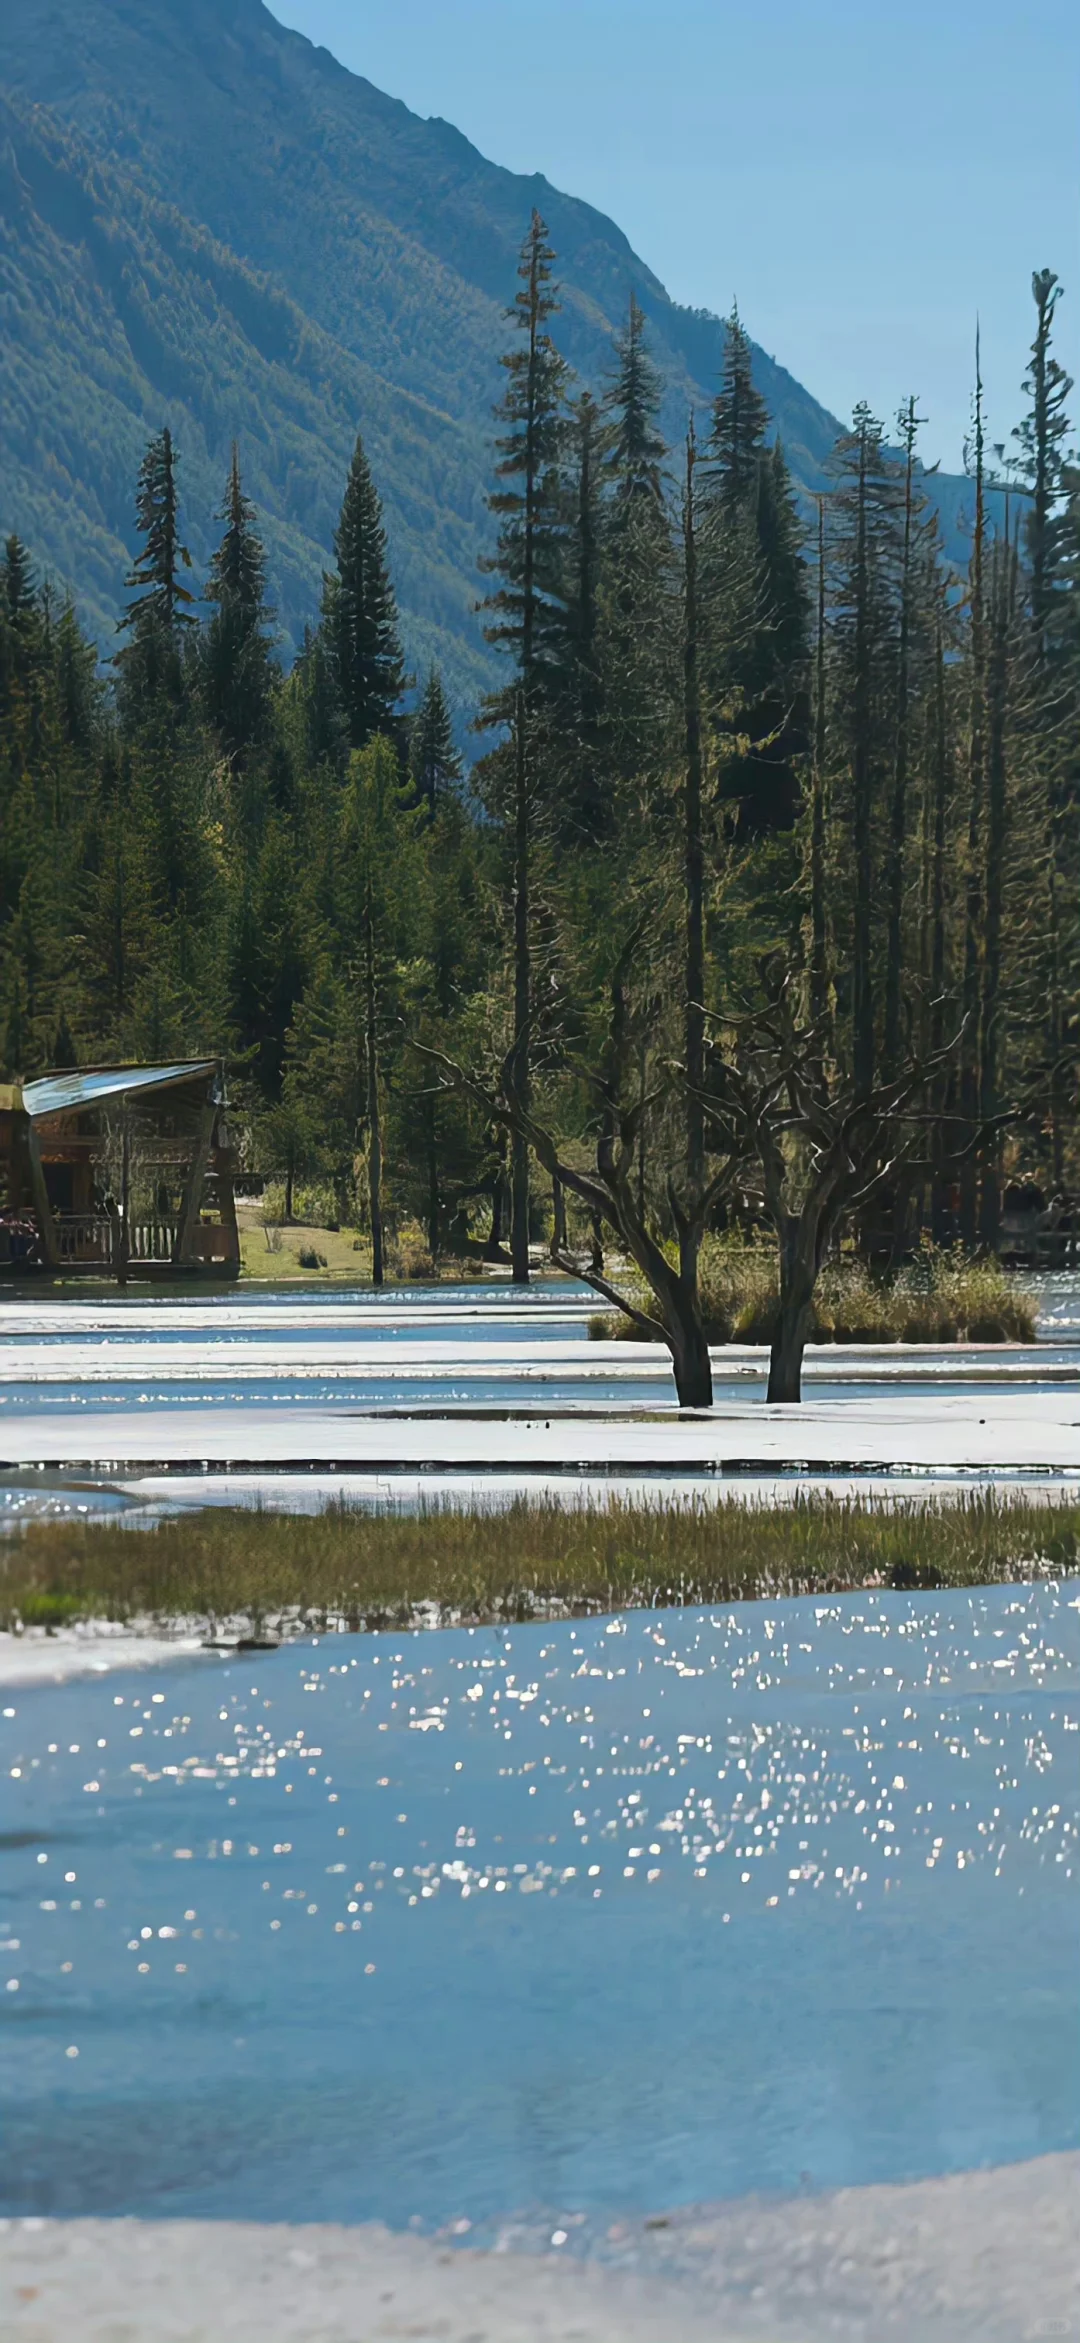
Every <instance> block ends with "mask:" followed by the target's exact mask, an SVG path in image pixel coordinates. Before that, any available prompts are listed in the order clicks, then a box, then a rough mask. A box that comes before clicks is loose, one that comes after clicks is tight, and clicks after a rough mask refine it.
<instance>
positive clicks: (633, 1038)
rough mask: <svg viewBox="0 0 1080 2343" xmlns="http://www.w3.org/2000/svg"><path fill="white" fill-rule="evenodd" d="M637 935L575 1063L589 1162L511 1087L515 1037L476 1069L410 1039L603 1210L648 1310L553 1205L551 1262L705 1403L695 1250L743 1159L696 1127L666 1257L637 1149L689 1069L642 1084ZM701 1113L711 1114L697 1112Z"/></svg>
mask: <svg viewBox="0 0 1080 2343" xmlns="http://www.w3.org/2000/svg"><path fill="white" fill-rule="evenodd" d="M643 941H644V931H643V926H638V927H637V928H635V930H634V932H633V934H632V935H631V936H630V938H629V939H628V941H627V943H626V945H625V947H624V949H623V952H622V954H621V955H620V958H619V961H618V964H617V966H616V969H615V972H614V975H613V978H612V983H611V1014H610V1021H609V1025H608V1031H607V1037H606V1042H605V1047H604V1051H603V1056H602V1062H601V1064H600V1066H599V1068H593V1069H589V1068H580V1069H578V1070H579V1071H580V1072H581V1073H582V1074H583V1075H584V1077H585V1080H586V1082H587V1084H588V1087H589V1089H590V1090H591V1091H592V1093H593V1096H594V1099H595V1102H596V1107H597V1109H598V1110H599V1111H598V1113H597V1115H596V1122H597V1124H598V1128H597V1132H596V1137H595V1161H594V1164H593V1165H592V1166H591V1167H590V1168H589V1169H588V1170H584V1171H583V1170H582V1169H581V1168H580V1167H579V1166H578V1165H576V1164H572V1163H569V1162H568V1161H567V1160H566V1151H565V1143H561V1142H560V1141H559V1139H557V1138H556V1136H555V1134H554V1133H553V1132H552V1131H550V1130H549V1129H548V1128H547V1126H546V1125H545V1124H544V1123H542V1122H541V1121H540V1120H539V1117H538V1115H537V1114H536V1112H535V1110H534V1107H533V1105H532V1103H531V1101H526V1100H524V1099H523V1098H522V1096H521V1093H520V1091H519V1090H518V1088H517V1084H516V1078H515V1069H516V1066H517V1064H518V1062H519V1053H518V1051H517V1048H516V1044H515V1043H513V1042H512V1043H511V1046H510V1048H509V1050H508V1051H507V1053H506V1055H505V1057H504V1058H503V1060H502V1063H501V1065H500V1066H499V1067H498V1068H496V1069H495V1070H494V1072H493V1073H492V1075H491V1076H489V1077H484V1076H482V1075H479V1074H477V1073H476V1072H475V1071H472V1070H468V1069H466V1068H464V1067H462V1066H460V1065H459V1064H458V1063H457V1062H456V1061H455V1060H454V1059H452V1058H450V1057H447V1056H446V1055H445V1054H444V1053H443V1052H442V1051H439V1050H435V1049H431V1048H429V1047H428V1046H427V1045H426V1044H423V1043H420V1042H414V1044H413V1046H414V1048H415V1049H416V1050H417V1051H418V1052H419V1054H420V1055H421V1056H422V1057H423V1058H424V1059H425V1060H426V1061H427V1063H428V1065H429V1066H430V1067H431V1068H432V1069H433V1071H434V1072H435V1074H436V1075H437V1077H438V1083H439V1086H440V1087H441V1088H444V1089H453V1090H459V1091H463V1092H464V1093H465V1094H466V1095H467V1096H469V1097H471V1098H472V1099H474V1100H475V1101H476V1103H477V1104H478V1105H479V1106H480V1107H482V1109H483V1111H484V1113H485V1114H487V1115H489V1116H490V1117H491V1119H492V1121H493V1122H496V1123H499V1124H501V1125H502V1127H503V1128H504V1129H505V1130H507V1131H509V1132H510V1133H511V1134H512V1135H514V1136H516V1137H518V1138H523V1139H524V1140H525V1141H526V1142H527V1144H528V1145H529V1147H531V1149H532V1151H533V1153H534V1154H535V1156H536V1159H537V1161H538V1163H540V1165H541V1166H542V1168H543V1169H544V1171H546V1172H547V1174H548V1176H549V1178H550V1180H551V1182H552V1186H553V1189H554V1190H555V1192H556V1195H557V1196H559V1197H560V1199H561V1198H562V1197H565V1196H566V1195H572V1196H576V1197H577V1198H578V1200H579V1202H580V1203H582V1204H583V1205H584V1206H585V1209H586V1211H587V1212H588V1214H589V1216H590V1218H591V1219H592V1220H593V1221H594V1222H597V1221H606V1222H607V1224H608V1227H609V1228H611V1229H612V1230H613V1231H614V1233H615V1236H616V1238H617V1239H618V1240H619V1243H620V1244H621V1245H622V1246H623V1247H624V1248H625V1250H626V1252H627V1253H628V1254H629V1256H630V1259H631V1260H632V1261H633V1263H634V1266H635V1268H636V1269H637V1271H638V1273H639V1275H640V1277H641V1280H642V1282H643V1284H644V1285H645V1286H646V1288H647V1290H648V1292H649V1293H650V1294H651V1296H652V1300H653V1305H654V1306H653V1308H652V1310H649V1309H643V1308H642V1307H641V1304H640V1301H639V1299H638V1298H637V1297H636V1296H635V1295H630V1294H626V1293H623V1292H620V1290H619V1288H618V1287H617V1286H616V1285H615V1284H614V1283H613V1281H612V1279H611V1278H610V1277H608V1276H607V1274H606V1273H605V1271H604V1270H603V1269H602V1268H600V1267H598V1266H597V1264H596V1260H595V1255H594V1259H593V1261H592V1262H590V1263H589V1264H588V1265H583V1264H582V1263H580V1262H578V1261H576V1260H574V1259H572V1258H571V1257H570V1254H569V1252H568V1251H567V1249H566V1242H565V1235H564V1234H563V1226H564V1223H563V1214H562V1212H561V1210H560V1212H558V1213H557V1215H556V1232H555V1237H554V1239H553V1243H552V1254H551V1257H552V1260H553V1261H554V1263H555V1266H556V1268H559V1269H563V1270H565V1271H566V1272H567V1274H568V1275H570V1276H574V1277H580V1278H582V1279H583V1280H584V1282H585V1283H586V1284H587V1285H590V1286H591V1287H592V1288H593V1291H594V1292H595V1293H597V1294H599V1295H600V1296H601V1298H602V1299H603V1300H604V1301H606V1302H610V1303H611V1304H612V1306H613V1307H614V1308H615V1309H617V1310H620V1311H622V1312H623V1313H624V1314H625V1316H626V1317H627V1318H629V1319H630V1320H631V1322H632V1323H633V1324H634V1325H635V1326H637V1327H638V1328H640V1330H641V1332H642V1334H643V1335H645V1336H646V1338H647V1339H648V1340H649V1341H657V1340H659V1341H661V1342H664V1343H666V1345H667V1348H668V1350H669V1351H670V1353H671V1362H672V1367H673V1370H674V1374H675V1388H676V1391H677V1392H678V1396H679V1404H680V1406H682V1407H693V1408H707V1407H711V1406H712V1362H711V1360H710V1357H709V1345H708V1339H707V1337H706V1333H705V1326H704V1321H703V1317H702V1310H701V1296H700V1290H699V1280H698V1256H699V1253H700V1249H701V1240H702V1237H703V1235H704V1233H705V1230H706V1229H707V1228H708V1226H709V1223H710V1221H711V1219H712V1216H713V1214H714V1212H715V1211H716V1207H717V1205H718V1204H719V1203H720V1201H721V1199H722V1197H724V1196H726V1195H729V1194H732V1193H733V1192H734V1191H735V1190H736V1189H737V1187H738V1185H739V1174H740V1171H741V1169H742V1166H741V1163H740V1162H739V1161H735V1160H733V1159H732V1158H730V1157H729V1156H728V1155H727V1154H726V1153H723V1152H721V1153H720V1155H719V1157H718V1156H717V1153H716V1149H715V1147H713V1146H710V1142H709V1139H708V1136H707V1134H706V1136H705V1137H704V1138H703V1141H702V1147H701V1155H700V1162H699V1161H698V1160H697V1159H696V1158H695V1162H694V1166H693V1170H692V1173H691V1174H690V1176H688V1177H687V1178H686V1179H685V1181H684V1183H683V1185H682V1187H681V1188H680V1186H679V1184H678V1183H677V1182H676V1179H675V1176H674V1174H672V1175H670V1176H669V1178H668V1183H667V1203H668V1210H669V1212H670V1216H671V1220H672V1223H673V1225H674V1229H675V1233H676V1240H677V1247H678V1259H677V1261H672V1259H671V1258H670V1255H669V1253H668V1252H667V1251H665V1249H664V1246H663V1244H662V1242H661V1241H660V1238H659V1237H658V1236H657V1235H656V1234H655V1232H654V1230H653V1229H652V1228H651V1227H650V1225H649V1222H648V1219H647V1217H646V1207H645V1198H644V1193H643V1189H642V1186H641V1183H640V1181H639V1179H638V1176H637V1172H638V1153H639V1148H640V1144H641V1134H642V1129H643V1126H644V1123H645V1119H646V1117H647V1116H648V1114H649V1113H650V1111H651V1109H652V1108H654V1107H655V1106H656V1105H657V1104H658V1103H659V1102H660V1101H661V1100H662V1099H663V1098H664V1097H665V1096H667V1095H669V1094H670V1092H671V1091H672V1090H673V1089H674V1088H676V1087H678V1088H679V1089H680V1090H681V1091H682V1092H683V1093H684V1094H685V1088H686V1085H685V1081H684V1078H683V1076H682V1074H681V1072H679V1071H678V1070H676V1069H675V1068H670V1069H665V1071H664V1073H663V1075H662V1077H661V1078H660V1079H659V1080H658V1081H657V1082H656V1083H655V1084H654V1085H653V1087H652V1088H651V1089H650V1088H647V1087H646V1086H645V1085H644V1084H643V1082H642V1079H641V1048H640V1018H635V1017H634V1015H633V1013H632V1011H631V1007H630V1002H629V997H628V989H627V988H628V979H629V972H630V969H631V966H632V964H633V962H634V960H635V957H636V956H637V954H638V953H639V951H640V950H641V948H642V945H643ZM702 1120H703V1122H704V1123H705V1124H706V1125H707V1120H708V1118H707V1117H705V1116H703V1117H702Z"/></svg>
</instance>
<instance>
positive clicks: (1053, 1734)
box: [0, 1585, 1080, 2242]
mask: <svg viewBox="0 0 1080 2343" xmlns="http://www.w3.org/2000/svg"><path fill="white" fill-rule="evenodd" d="M0 1705H2V1708H3V1714H2V1716H0V1769H2V1770H0V1780H2V1781H3V1783H4V1788H5V1796H4V1800H3V1805H2V1810H0V1948H2V1949H0V2020H2V2021H3V2026H4V2039H3V2057H2V2061H0V2106H2V2118H0V2143H2V2144H0V2208H2V2209H3V2210H4V2211H5V2212H8V2213H12V2212H20V2213H65V2214H74V2213H109V2214H117V2213H140V2214H162V2213H175V2214H183V2215H190V2216H196V2215H203V2216H207V2215H211V2216H213V2215H216V2216H221V2217H234V2218H241V2217H243V2218H259V2219H270V2218H274V2219H293V2220H346V2221H352V2220H358V2219H363V2218H368V2217H372V2216H378V2217H381V2218H383V2219H385V2220H387V2221H389V2222H390V2223H392V2224H394V2225H396V2226H403V2225H405V2224H407V2223H408V2222H409V2221H410V2220H414V2221H419V2222H420V2223H422V2224H423V2225H425V2226H429V2225H430V2226H433V2227H438V2226H441V2225H445V2224H451V2223H453V2222H455V2221H457V2222H459V2223H462V2222H466V2223H472V2224H473V2225H474V2227H473V2230H472V2232H471V2234H474V2235H475V2234H479V2235H481V2236H482V2237H489V2238H491V2239H493V2240H494V2239H496V2238H497V2236H498V2235H499V2234H500V2229H499V2225H500V2223H504V2222H506V2221H508V2220H509V2219H510V2217H511V2216H512V2215H513V2214H514V2213H515V2212H516V2211H519V2210H520V2209H522V2208H524V2209H526V2211H528V2209H530V2208H532V2209H533V2210H534V2211H536V2210H537V2209H541V2210H542V2211H543V2213H544V2218H545V2219H546V2218H547V2214H548V2213H549V2212H550V2213H563V2214H565V2216H566V2218H567V2221H568V2222H571V2221H573V2220H580V2221H581V2223H582V2226H581V2228H580V2230H578V2229H569V2228H568V2231H567V2234H568V2236H569V2237H570V2239H571V2242H573V2239H574V2238H575V2237H577V2236H579V2235H587V2234H592V2233H593V2232H594V2231H595V2232H596V2233H597V2234H601V2235H602V2234H603V2224H604V2223H605V2222H606V2221H608V2220H609V2219H617V2218H618V2217H619V2215H620V2214H622V2213H624V2212H627V2211H629V2212H633V2211H635V2210H637V2211H640V2210H642V2209H644V2208H650V2207H657V2206H663V2205H668V2204H672V2205H673V2204H679V2203H687V2202H689V2201H692V2200H699V2199H702V2198H709V2197H720V2196H725V2195H734V2194H742V2193H743V2192H745V2191H748V2190H757V2189H790V2188H795V2187H797V2186H799V2185H800V2184H803V2185H805V2184H806V2183H807V2182H809V2183H810V2184H812V2185H816V2186H830V2185H838V2184H844V2183H849V2182H857V2181H868V2180H876V2179H880V2180H887V2179H896V2178H901V2177H903V2176H906V2175H917V2174H926V2173H935V2172H942V2171H947V2170H951V2169H958V2168H963V2167H968V2166H972V2165H977V2164H980V2163H997V2162H1000V2161H1008V2160H1011V2159H1014V2158H1020V2157H1026V2156H1033V2155H1036V2154H1040V2153H1043V2152H1044V2151H1047V2150H1051V2149H1057V2148H1063V2147H1066V2146H1071V2145H1075V2144H1076V2143H1077V2141H1078V2139H1080V2038H1078V2030H1077V2026H1076V1978H1077V1975H1078V1973H1080V1962H1078V1955H1080V1912H1078V1907H1077V1882H1076V1833H1077V1825H1078V1811H1077V1809H1078V1777H1077V1755H1078V1750H1080V1740H1078V1738H1077V1735H1078V1731H1080V1590H1078V1588H1077V1586H1076V1585H1066V1586H1057V1587H1054V1586H1047V1585H1034V1586H1031V1587H1023V1588H1021V1587H1014V1588H998V1589H991V1590H986V1589H979V1590H975V1591H971V1592H964V1593H958V1592H955V1591H950V1592H939V1593H932V1594H929V1593H922V1594H920V1593H910V1594H908V1593H903V1594H900V1593H875V1592H867V1593H864V1594H861V1595H854V1596H837V1597H828V1598H817V1599H812V1598H806V1599H802V1600H798V1601H786V1602H782V1603H779V1604H757V1605H736V1606H733V1607H731V1608H730V1609H715V1610H704V1611H701V1610H699V1611H692V1612H671V1611H667V1612H661V1613H654V1612H633V1613H627V1614H625V1615H622V1616H619V1617H616V1618H613V1619H606V1620H592V1621H581V1622H576V1623H560V1624H558V1625H554V1626H549V1627H544V1626H541V1625H530V1626H528V1627H519V1628H513V1629H510V1630H507V1631H505V1632H502V1633H500V1632H497V1631H494V1630H479V1629H478V1630H476V1631H473V1632H469V1631H466V1630H460V1631H452V1632H440V1633H437V1634H423V1633H417V1634H402V1635H397V1636H394V1635H383V1636H379V1637H366V1638H365V1637H344V1636H343V1637H329V1638H324V1639H322V1640H319V1641H311V1640H305V1641H303V1642H301V1643H296V1644H292V1645H289V1646H287V1647H284V1648H282V1649H281V1650H280V1651H277V1652H272V1653H267V1652H264V1653H250V1654H246V1655H232V1656H226V1657H214V1656H210V1655H207V1656H205V1657H199V1658H197V1659H194V1660H191V1661H187V1662H185V1663H183V1664H178V1665H176V1666H173V1667H170V1668H167V1669H164V1670H161V1671H154V1672H151V1673H145V1674H140V1675H138V1676H135V1675H134V1674H128V1675H110V1676H107V1677H103V1678H99V1679H96V1680H92V1681H89V1682H86V1681H77V1682H71V1683H68V1684H67V1685H65V1686H58V1687H51V1688H45V1687H38V1688H35V1689H33V1690H30V1691H27V1690H14V1689H12V1690H10V1691H8V1692H7V1693H6V1694H2V1693H0ZM537 2217H538V2218H539V2213H538V2216H537Z"/></svg>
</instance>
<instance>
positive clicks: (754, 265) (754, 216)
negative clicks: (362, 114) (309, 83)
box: [273, 0, 1080, 469]
mask: <svg viewBox="0 0 1080 2343" xmlns="http://www.w3.org/2000/svg"><path fill="white" fill-rule="evenodd" d="M273 5H274V12H275V14H276V15H278V16H279V17H280V18H281V20H282V21H283V22H284V23H287V24H291V25H294V26H295V27H296V28H297V29H298V30H299V31H301V32H304V33H306V34H307V35H308V36H309V38H310V39H312V40H314V41H318V42H322V43H323V44H324V45H325V46H326V47H327V48H328V49H331V50H332V51H333V53H334V55H335V56H337V57H339V58H340V59H341V61H342V63H343V64H345V65H348V66H350V67H351V68H352V70H353V71H355V72H357V73H363V74H366V75H367V77H368V79H369V80H370V81H373V82H375V83H376V84H377V85H378V86H379V88H381V89H385V90H388V91H389V92H390V93H391V94H392V95H393V96H395V97H400V98H403V99H404V100H405V102H406V104H407V105H409V106H411V107H413V108H414V110H415V111H416V112H417V113H419V114H441V115H443V116H445V117H446V119H447V120H449V121H451V122H454V123H456V124H457V126H458V128H459V129H460V130H463V131H464V132H465V134H466V136H467V137H469V138H471V139H472V140H473V141H474V143H475V144H476V145H477V146H478V147H479V148H480V149H481V150H482V152H483V153H484V154H486V155H489V156H490V157H491V158H492V160H493V161H495V162H499V163H504V164H506V165H508V166H509V167H510V168H511V169H514V170H518V171H534V170H539V171H543V172H545V173H546V175H547V177H548V178H549V179H552V180H554V182H555V183H556V185H557V186H560V187H563V188H565V189H566V190H567V191H568V192H570V193H572V194H575V195H580V196H584V197H586V198H587V199H588V200H589V201H590V202H592V203H594V204H597V205H598V206H599V207H600V208H601V209H602V210H603V211H606V212H608V213H609V214H610V215H611V216H612V217H613V218H614V219H615V220H617V221H618V223H619V225H620V226H621V227H622V228H624V229H625V231H626V233H627V235H628V236H629V237H630V240H631V242H632V243H633V245H634V246H635V248H636V249H637V251H638V252H639V253H640V254H641V256H642V258H643V259H644V260H646V261H648V262H649V264H650V266H651V267H652V268H654V269H655V270H656V272H657V274H658V275H659V276H660V277H661V278H662V279H663V281H664V283H665V284H666V285H667V287H668V290H669V291H670V292H671V293H672V294H673V295H674V296H675V297H676V298H677V299H678V300H680V301H687V302H691V303H694V304H696V305H698V306H701V307H704V308H709V309H716V310H719V311H720V312H724V311H726V310H727V309H728V308H729V307H730V305H731V301H732V298H733V296H737V298H738V302H739V306H740V309H741V311H742V314H743V317H744V319H745V321H746V324H747V325H748V327H749V329H750V331H751V333H752V334H753V335H754V337H755V339H756V340H757V341H759V342H761V343H763V344H764V346H765V348H766V349H767V350H769V351H771V352H772V353H773V355H774V356H776V357H777V358H778V359H779V360H780V361H781V363H782V364H784V365H786V366H787V367H789V368H790V370H791V372H792V373H793V374H795V375H797V376H798V377H799V379H800V380H801V381H803V382H804V383H805V384H806V385H807V388H808V389H810V390H812V391H813V392H814V393H815V395H816V396H817V397H818V398H820V399H822V400H823V401H824V402H825V404H826V405H827V406H829V407H831V408H832V409H833V410H834V412H836V413H837V414H840V415H842V416H846V415H847V414H849V413H850V410H851V407H852V405H853V404H854V402H855V400H856V399H857V398H859V397H866V398H868V399H869V400H870V402H871V404H872V405H873V406H874V407H875V408H876V409H877V411H878V412H879V413H880V414H882V415H884V416H885V417H886V418H887V419H891V417H892V416H893V414H894V413H895V410H896V408H897V406H898V405H899V403H900V401H901V400H902V399H903V398H904V397H906V395H907V393H908V392H909V391H915V392H916V393H917V394H918V396H919V399H920V402H921V408H922V412H923V414H924V415H926V416H927V417H928V419H929V420H928V424H927V428H926V431H925V434H924V440H923V448H924V453H925V455H926V457H927V459H928V460H929V461H934V460H935V459H936V458H941V459H942V460H943V461H944V463H945V464H946V465H947V466H948V467H949V468H950V469H953V468H958V467H959V464H960V459H961V447H962V442H963V436H964V430H965V424H966V419H967V414H968V409H969V400H970V385H971V374H972V351H973V343H974V333H975V317H976V312H977V311H978V312H979V313H980V314H981V319H982V335H983V358H984V372H985V375H986V383H987V396H988V401H989V420H990V437H991V439H994V440H1000V439H1003V438H1006V437H1007V435H1008V432H1009V430H1010V429H1011V427H1012V425H1013V423H1014V422H1015V420H1016V417H1017V413H1018V411H1019V406H1020V389H1019V386H1020V382H1021V379H1022V376H1023V372H1024V358H1025V351H1026V346H1027V343H1028V342H1029V340H1030V334H1031V297H1030V279H1031V271H1032V269H1033V268H1034V267H1042V266H1048V267H1051V268H1055V269H1056V270H1057V272H1058V275H1059V276H1060V277H1061V278H1062V280H1063V282H1064V284H1065V287H1066V298H1065V300H1064V301H1063V303H1062V307H1061V310H1060V313H1059V314H1060V330H1059V342H1058V349H1059V355H1060V356H1061V357H1062V358H1063V360H1064V361H1065V362H1066V363H1067V364H1068V365H1069V367H1070V371H1071V372H1072V373H1074V374H1076V375H1077V376H1080V0H1026V4H1025V5H1021V0H1013V5H1011V6H1010V5H1006V4H1005V0H981V4H979V0H908V5H907V7H906V8H905V9H901V8H900V7H899V6H892V7H886V6H884V5H882V0H861V5H860V4H859V0H818V4H817V5H806V4H800V0H771V5H763V4H762V0H742V4H741V5H740V6H738V7H736V6H735V5H733V0H711V4H710V0H543V4H542V5H537V4H536V0H273ZM538 35H539V37H540V40H541V42H542V47H541V50H540V55H539V60H538V61H536V62H534V61H533V58H532V50H533V48H534V47H535V46H536V44H537V39H538ZM1075 411H1078V412H1080V404H1078V406H1077V409H1076V410H1075Z"/></svg>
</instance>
